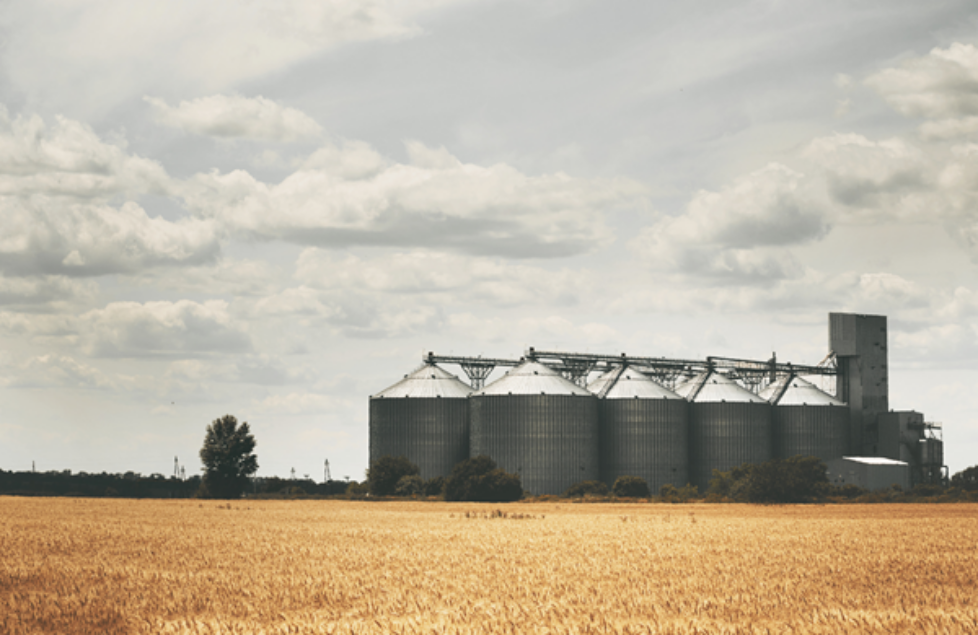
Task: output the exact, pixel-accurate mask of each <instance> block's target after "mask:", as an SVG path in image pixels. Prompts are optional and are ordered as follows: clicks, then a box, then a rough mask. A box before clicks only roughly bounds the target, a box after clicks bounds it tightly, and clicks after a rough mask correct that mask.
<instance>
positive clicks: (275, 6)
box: [0, 0, 978, 480]
mask: <svg viewBox="0 0 978 635" xmlns="http://www.w3.org/2000/svg"><path fill="white" fill-rule="evenodd" d="M976 34H978V9H976V7H975V5H974V2H973V1H970V0H968V1H965V0H947V1H934V2H926V3H924V2H919V1H917V0H913V1H910V0H887V1H886V2H878V1H867V2H861V3H853V2H848V1H845V2H843V1H832V0H822V1H820V2H782V1H779V0H766V1H760V0H758V1H739V2H731V1H730V0H722V1H721V0H694V1H691V2H683V3H674V2H649V1H648V0H639V1H615V2H597V1H592V0H566V1H555V0H554V1H551V0H541V1H539V2H525V1H520V2H517V1H491V0H329V1H323V0H276V1H275V2H271V1H270V0H211V1H209V2H197V1H190V0H138V1H133V0H87V1H85V2H79V1H77V0H30V1H27V0H10V1H8V2H4V3H2V4H0V469H6V470H25V469H30V468H31V465H32V462H35V463H36V466H37V469H38V470H52V469H58V470H60V469H72V470H86V471H103V470H105V471H110V472H122V471H126V470H133V471H137V472H142V473H144V474H149V473H153V472H159V473H163V474H170V473H172V469H173V458H174V456H177V457H179V459H180V462H181V463H182V464H183V465H185V466H186V468H187V472H188V473H191V472H196V471H197V470H198V469H199V462H198V459H197V451H198V450H199V448H200V444H201V441H202V439H203V433H204V428H205V426H206V425H207V424H208V423H209V422H210V421H211V420H212V419H214V418H216V417H219V416H222V415H224V414H229V413H230V414H234V415H236V416H237V417H238V418H239V419H240V420H246V421H248V422H249V423H250V425H251V426H252V429H253V431H254V433H255V436H256V438H257V440H258V448H257V452H258V456H259V463H260V464H261V468H260V470H259V474H263V475H280V476H286V475H288V474H289V473H290V471H291V470H292V469H293V468H294V469H295V470H296V473H297V474H298V475H304V474H309V475H310V476H311V477H314V478H316V479H317V480H318V479H321V478H322V473H323V472H322V470H323V461H324V460H325V459H329V461H330V465H331V467H332V474H333V476H334V477H343V476H349V477H351V478H354V479H359V478H362V476H363V470H364V468H365V467H366V463H367V404H368V396H369V395H370V394H372V393H375V392H378V391H380V390H381V389H383V388H385V387H386V386H388V385H390V384H391V383H393V382H395V381H396V380H397V379H399V378H400V377H401V376H402V375H403V374H404V373H406V372H409V371H410V370H412V369H413V368H414V367H416V366H417V364H418V363H419V362H420V358H421V355H422V354H423V352H424V351H428V350H432V351H435V352H438V353H444V354H449V353H451V354H457V355H480V354H481V355H491V356H510V357H512V356H518V355H520V354H521V353H522V351H523V350H524V349H525V348H526V347H528V346H536V347H537V348H545V347H546V348H561V349H567V350H577V351H589V352H601V353H612V354H617V353H620V352H623V351H624V352H627V353H629V354H635V355H650V356H670V357H673V356H674V357H705V356H707V355H726V356H735V357H747V358H760V359H766V358H767V357H769V356H770V353H771V352H772V351H777V354H778V358H779V359H781V360H784V361H794V362H796V363H807V364H814V363H817V362H819V361H820V360H821V359H822V358H823V357H824V355H825V354H826V352H827V350H826V340H827V314H828V313H829V312H830V311H853V312H859V313H878V314H884V315H887V316H888V318H889V324H890V342H889V345H890V346H889V352H890V360H891V395H890V404H891V407H893V408H900V409H915V410H918V411H922V412H923V413H924V414H925V417H926V418H927V420H929V421H935V422H942V423H944V425H945V432H944V436H945V442H946V444H947V445H946V458H947V462H948V463H949V465H950V467H951V471H952V473H953V472H955V471H958V470H961V469H963V468H965V467H968V466H970V465H974V464H976V463H978V321H976V320H978V35H976ZM448 368H449V369H450V370H453V371H454V372H460V371H458V370H457V369H455V368H454V367H448Z"/></svg>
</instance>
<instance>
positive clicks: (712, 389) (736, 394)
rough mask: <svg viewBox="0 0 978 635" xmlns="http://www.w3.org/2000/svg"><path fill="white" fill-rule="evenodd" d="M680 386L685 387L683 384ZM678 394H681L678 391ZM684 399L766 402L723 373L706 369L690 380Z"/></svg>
mask: <svg viewBox="0 0 978 635" xmlns="http://www.w3.org/2000/svg"><path fill="white" fill-rule="evenodd" d="M682 388H684V389H686V388H687V386H686V385H684V386H683V387H682ZM677 392H679V394H683V393H682V392H680V391H678V390H677ZM685 396H686V399H688V400H689V401H692V402H694V403H720V402H726V403H767V401H765V400H764V399H761V398H760V397H758V396H757V395H755V394H754V393H752V392H751V391H749V390H747V389H746V388H744V387H743V386H741V385H740V384H738V383H737V382H735V381H734V380H732V379H730V378H729V377H727V376H726V375H724V374H723V373H718V372H716V371H707V372H705V373H703V374H702V375H699V376H697V377H696V378H694V379H693V381H692V382H690V385H689V386H688V391H687V393H686V395H685Z"/></svg>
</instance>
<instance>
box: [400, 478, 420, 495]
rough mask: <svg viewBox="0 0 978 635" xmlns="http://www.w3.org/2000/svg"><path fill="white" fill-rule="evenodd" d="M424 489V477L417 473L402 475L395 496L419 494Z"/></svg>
mask: <svg viewBox="0 0 978 635" xmlns="http://www.w3.org/2000/svg"><path fill="white" fill-rule="evenodd" d="M423 491H424V479H423V478H421V477H420V476H418V475H417V474H409V475H408V476H402V477H401V478H400V479H398V481H397V485H396V486H395V487H394V495H395V496H417V495H418V494H421V493H422V492H423Z"/></svg>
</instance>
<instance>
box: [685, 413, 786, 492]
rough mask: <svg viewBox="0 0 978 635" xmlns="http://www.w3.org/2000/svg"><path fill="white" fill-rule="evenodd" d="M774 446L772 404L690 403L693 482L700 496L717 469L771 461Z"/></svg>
mask: <svg viewBox="0 0 978 635" xmlns="http://www.w3.org/2000/svg"><path fill="white" fill-rule="evenodd" d="M772 445H773V444H772V440H771V405H770V404H767V403H756V402H753V403H726V402H722V403H691V404H689V481H690V482H691V483H692V484H693V485H695V486H696V487H698V488H699V491H700V493H704V492H706V490H707V489H708V488H709V486H710V478H711V477H712V475H713V470H720V471H721V472H725V471H727V470H729V469H731V468H734V467H737V466H738V465H740V464H741V463H763V462H764V461H769V460H770V459H771V454H772Z"/></svg>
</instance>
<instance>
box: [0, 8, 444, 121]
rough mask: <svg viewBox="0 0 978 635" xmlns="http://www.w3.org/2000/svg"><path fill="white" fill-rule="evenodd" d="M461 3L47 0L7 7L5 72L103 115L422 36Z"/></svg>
mask: <svg viewBox="0 0 978 635" xmlns="http://www.w3.org/2000/svg"><path fill="white" fill-rule="evenodd" d="M458 1H459V0H322V1H320V0H275V1H272V0H210V1H208V2H196V1H193V0H143V1H141V2H138V3H133V2H128V1H126V0H90V1H88V2H83V3H78V2H72V1H70V0H38V1H36V2H20V3H14V4H12V5H9V6H6V7H5V10H4V14H3V17H2V18H0V28H3V31H4V33H5V36H6V37H5V42H4V58H3V59H4V67H5V71H6V73H7V74H8V76H9V77H10V78H11V79H12V82H13V84H14V86H15V87H16V88H17V89H19V90H20V91H23V92H24V93H26V94H27V95H29V96H30V98H31V99H32V100H33V101H42V102H47V103H49V104H51V105H52V107H53V109H55V110H57V111H60V112H65V111H68V112H76V113H79V114H82V113H92V112H97V111H101V112H104V111H106V110H108V109H110V108H111V107H113V106H114V105H116V104H118V103H120V102H122V101H124V100H126V99H129V98H133V97H136V96H139V95H143V94H146V93H147V92H155V93H157V94H160V93H163V94H169V93H172V92H176V93H179V94H188V93H189V94H207V93H214V92H221V91H223V90H225V89H226V88H228V87H230V86H234V85H236V84H239V83H241V82H244V81H246V80H249V79H254V78H258V77H262V76H265V75H267V74H269V73H272V72H274V71H280V70H283V69H285V68H286V67H288V66H289V65H291V64H294V63H296V62H298V61H300V60H302V59H304V58H306V57H308V56H311V55H314V54H316V53H318V52H321V51H324V50H327V49H330V48H332V47H335V46H338V45H342V44H345V43H349V42H361V41H368V40H388V39H394V38H403V37H408V36H412V35H415V34H417V33H419V32H420V29H419V27H418V26H417V19H418V18H420V17H421V16H422V15H423V14H425V13H426V12H428V11H431V10H433V9H436V8H438V7H440V6H443V5H447V4H452V3H455V2H458Z"/></svg>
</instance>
